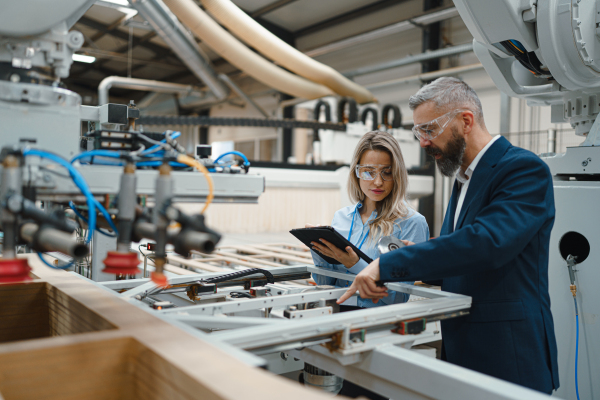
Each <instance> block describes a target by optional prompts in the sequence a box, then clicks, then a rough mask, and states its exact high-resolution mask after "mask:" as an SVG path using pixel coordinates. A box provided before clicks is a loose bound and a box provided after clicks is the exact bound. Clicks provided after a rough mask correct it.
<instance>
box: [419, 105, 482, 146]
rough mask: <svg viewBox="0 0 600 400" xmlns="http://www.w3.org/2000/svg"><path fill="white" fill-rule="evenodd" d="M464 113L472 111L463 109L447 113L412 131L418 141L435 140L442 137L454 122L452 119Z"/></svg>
mask: <svg viewBox="0 0 600 400" xmlns="http://www.w3.org/2000/svg"><path fill="white" fill-rule="evenodd" d="M464 111H471V110H467V109H462V110H453V111H450V112H447V113H446V114H444V115H442V116H439V117H437V118H436V119H433V120H431V121H429V122H424V123H422V124H419V125H415V126H413V128H412V131H413V133H414V134H415V137H416V138H417V140H421V138H423V139H425V140H433V139H435V138H436V137H438V136H440V134H441V133H442V132H444V129H446V127H447V126H448V124H449V123H450V121H452V119H453V118H454V117H455V116H456V115H457V114H459V113H461V112H464Z"/></svg>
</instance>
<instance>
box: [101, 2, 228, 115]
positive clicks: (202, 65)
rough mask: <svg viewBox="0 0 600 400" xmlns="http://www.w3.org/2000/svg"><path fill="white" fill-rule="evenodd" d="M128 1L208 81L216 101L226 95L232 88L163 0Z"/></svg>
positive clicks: (200, 76)
mask: <svg viewBox="0 0 600 400" xmlns="http://www.w3.org/2000/svg"><path fill="white" fill-rule="evenodd" d="M129 2H130V3H131V5H133V7H135V8H136V10H138V12H139V13H140V15H141V16H142V17H144V19H146V21H148V22H149V23H150V25H152V28H154V30H155V31H156V33H157V34H158V35H159V36H160V37H161V38H162V40H164V41H165V43H166V44H167V45H168V46H169V47H170V48H171V50H173V52H174V53H175V54H177V56H178V57H179V58H180V59H181V61H183V63H184V64H185V65H186V66H187V67H188V68H189V69H190V71H192V73H193V74H194V75H196V77H198V79H200V80H201V81H202V82H204V83H205V84H206V86H207V87H208V88H209V89H210V91H211V92H212V94H213V95H214V100H215V102H216V101H221V100H224V99H226V98H227V96H228V95H229V88H228V87H227V86H226V85H225V84H224V83H223V82H222V81H221V80H219V78H218V76H217V74H216V73H215V71H214V70H213V69H212V67H211V66H210V63H209V61H208V59H207V58H206V57H205V56H203V54H202V51H201V50H200V48H199V47H198V44H197V43H196V41H195V40H194V38H193V37H192V36H191V35H190V34H189V33H188V32H187V31H186V30H185V28H184V27H183V25H181V23H180V22H179V21H178V20H177V18H176V17H175V15H173V13H172V12H171V11H170V10H169V8H168V7H167V6H166V5H165V4H164V3H163V2H162V1H161V0H129ZM101 104H102V103H101Z"/></svg>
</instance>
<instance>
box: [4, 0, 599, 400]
mask: <svg viewBox="0 0 600 400" xmlns="http://www.w3.org/2000/svg"><path fill="white" fill-rule="evenodd" d="M92 2H93V0H92V1H87V0H79V1H72V0H69V1H66V0H63V1H59V2H57V1H54V2H46V1H41V0H40V1H29V2H26V3H27V4H25V2H4V3H5V4H3V7H4V8H3V11H2V13H0V39H1V40H0V41H2V43H3V46H1V47H0V68H1V70H0V72H2V74H1V75H0V120H2V124H0V143H1V145H2V153H1V161H2V171H1V186H0V222H1V225H2V231H3V234H4V236H3V251H2V259H1V260H0V282H2V283H3V284H21V283H22V282H24V281H26V280H28V279H31V277H30V275H29V266H28V263H27V259H26V258H22V257H18V256H17V249H18V248H19V246H20V245H25V246H26V247H27V248H28V249H32V250H34V251H36V252H38V255H39V257H40V259H41V260H42V261H43V262H44V263H45V264H46V265H47V266H48V267H50V268H61V269H72V270H74V271H76V272H79V273H80V274H81V275H84V276H86V277H88V278H91V281H92V282H94V281H96V282H95V283H94V284H95V285H98V286H101V287H103V288H105V289H110V290H112V291H113V293H114V296H115V298H118V299H120V301H123V302H131V303H133V304H135V305H137V306H139V307H140V308H141V309H143V310H145V311H147V312H149V313H153V314H154V315H156V316H158V317H160V318H162V319H164V320H165V321H167V322H169V323H171V324H173V325H174V326H177V327H180V328H181V329H183V330H185V331H186V332H188V333H190V334H192V335H195V336H197V337H200V338H201V339H203V340H205V341H206V342H208V343H209V344H212V345H214V346H218V347H220V348H221V349H223V350H225V351H228V352H229V353H230V354H231V355H233V356H235V357H237V358H238V359H239V360H240V362H245V363H248V364H251V365H253V366H261V367H265V368H267V369H270V370H272V371H274V372H277V373H285V372H289V371H295V370H299V369H303V371H304V374H303V376H304V381H305V383H306V384H307V385H310V386H314V387H320V388H322V389H325V390H329V391H331V392H335V391H336V390H339V386H340V378H339V377H341V378H344V379H347V380H350V381H353V382H356V383H357V384H359V385H362V386H364V387H366V388H368V389H371V390H373V391H375V392H378V393H381V394H384V395H387V396H389V397H394V398H402V397H410V398H415V399H417V398H423V399H425V398H447V397H449V396H450V395H451V396H454V397H456V398H494V399H525V398H526V399H534V400H535V399H543V398H547V396H546V395H543V394H540V393H537V392H534V391H532V390H529V389H526V388H522V387H519V386H517V385H514V384H511V383H507V382H503V381H500V380H498V379H495V378H492V377H488V376H485V375H483V374H480V373H477V372H474V371H470V370H467V369H464V368H460V367H457V366H454V365H450V364H447V363H444V362H442V361H439V360H436V359H435V358H433V357H427V356H424V355H421V354H418V353H416V352H414V351H411V350H409V348H410V347H411V346H412V345H413V344H418V343H423V342H427V341H431V340H435V339H439V335H440V333H439V329H437V321H438V320H441V319H445V318H454V317H458V316H461V315H465V313H468V310H469V307H470V304H471V299H470V298H469V297H466V296H461V295H456V294H451V293H444V292H441V291H439V290H434V289H431V288H425V287H417V286H413V285H408V284H389V285H388V288H389V289H390V290H397V291H401V292H404V293H409V294H411V295H414V296H416V297H415V298H413V300H419V301H412V302H409V303H405V304H397V305H393V306H387V307H381V308H375V309H367V310H361V311H353V312H348V313H343V314H337V313H336V306H335V300H336V299H338V298H339V297H340V296H341V295H342V294H343V293H344V291H345V289H335V288H332V287H322V286H321V287H319V286H316V287H315V286H313V285H308V284H307V279H309V278H310V274H311V273H319V274H324V275H328V276H332V277H338V278H343V279H345V280H351V279H352V277H350V276H348V275H346V274H339V273H335V272H332V271H324V270H322V269H319V268H316V267H314V266H312V265H307V264H300V263H298V262H296V263H293V265H289V266H285V267H282V266H272V265H271V266H269V262H268V261H266V260H263V261H262V265H265V267H264V268H258V269H256V268H250V269H249V268H248V267H247V266H248V264H249V263H248V262H246V263H245V265H246V266H244V264H243V263H240V262H239V261H238V264H237V266H235V265H234V266H233V267H228V268H229V270H228V271H225V272H223V271H222V270H221V269H219V270H220V272H210V273H197V272H198V271H192V273H191V274H190V273H187V274H185V275H181V276H173V275H170V274H169V273H168V271H166V269H165V268H166V266H167V260H168V257H172V255H168V254H167V249H172V251H173V252H175V253H177V254H178V255H180V256H184V257H187V256H188V255H190V253H194V254H203V255H206V254H207V253H210V252H211V251H212V250H213V249H214V248H215V246H216V244H217V243H218V241H219V239H220V235H219V233H218V232H217V231H216V230H213V229H211V228H210V227H209V226H207V224H206V221H205V220H204V217H203V215H202V212H200V213H199V214H195V215H188V214H186V213H184V212H182V211H181V210H180V209H179V208H178V207H177V203H178V202H179V201H186V202H202V203H204V209H206V207H208V205H209V204H210V203H211V202H212V201H227V202H252V201H256V200H257V198H258V196H259V195H260V194H261V193H262V192H263V190H264V178H263V177H261V176H258V175H252V174H248V173H247V172H248V165H247V162H244V163H242V164H241V165H239V166H237V167H235V166H232V165H226V164H223V163H219V159H216V160H214V161H212V160H209V159H206V158H201V159H197V158H195V157H193V156H190V155H188V154H185V152H184V151H183V150H182V149H181V147H180V146H179V144H178V143H177V141H176V138H177V136H176V135H177V133H176V132H172V131H166V132H155V133H153V132H142V131H140V130H136V121H137V120H138V117H139V110H138V109H137V108H136V106H135V104H129V105H118V104H102V105H100V106H98V107H84V106H81V99H80V97H79V96H78V95H77V94H76V93H73V92H71V91H68V90H66V89H63V88H61V87H60V78H61V77H65V76H67V75H68V71H69V64H70V60H71V56H72V54H73V51H74V50H75V49H77V48H78V47H79V46H81V45H82V43H83V37H82V35H81V34H79V33H78V32H75V31H70V32H69V28H70V27H71V26H72V25H73V23H74V22H75V21H76V20H77V19H78V18H79V17H80V16H81V15H82V14H83V13H84V12H85V11H86V10H87V8H89V6H90V5H91V4H92ZM24 5H25V6H27V10H28V11H27V13H28V23H27V24H23V23H22V20H20V19H19V18H15V17H14V16H15V15H21V14H22V9H23V7H24ZM163 6H164V5H163ZM517 39H518V38H517ZM540 68H541V67H540ZM317 89H320V88H317ZM323 92H324V95H329V94H330V93H329V92H328V91H323ZM173 118H174V120H175V121H177V122H185V121H183V120H181V119H179V117H173ZM193 118H201V117H190V118H186V121H187V122H188V123H193V122H194V121H195V120H194V119H193ZM82 121H87V122H88V129H87V132H86V133H84V134H83V135H82V133H81V122H82ZM161 121H162V120H161ZM264 121H266V122H263V123H264V124H272V125H271V126H277V124H281V126H285V124H290V122H289V121H275V122H272V121H270V120H264ZM578 121H579V120H578ZM162 122H163V123H164V122H165V121H162ZM223 122H224V123H227V121H223ZM167 123H168V122H167ZM273 124H274V125H273ZM306 127H308V128H315V129H322V128H327V127H329V128H335V129H338V130H342V129H345V127H344V126H341V125H340V124H338V125H335V124H330V125H327V124H323V125H321V124H313V125H311V124H307V125H306ZM392 128H394V129H396V128H398V126H395V127H394V126H392ZM81 139H84V140H81ZM82 144H83V145H84V146H85V149H84V152H80V148H81V146H82ZM200 153H201V154H204V153H203V150H201V151H200ZM201 154H199V155H201ZM588 162H589V161H588ZM234 167H235V168H234ZM190 169H192V170H190ZM65 171H66V173H65ZM67 207H68V208H67ZM204 209H203V210H204ZM203 210H202V211H203ZM216 228H217V229H218V227H216ZM75 232H77V234H76V235H74V233H75ZM141 239H150V240H152V241H153V242H155V244H153V245H152V250H151V251H152V259H151V263H152V265H146V268H147V269H149V270H151V272H152V273H151V276H150V278H146V277H145V276H144V277H142V278H138V279H136V277H139V276H140V275H141V271H140V270H139V267H138V266H139V264H140V260H139V257H138V254H137V253H136V252H134V251H132V250H131V244H132V243H133V242H139V241H140V240H141ZM590 240H591V238H590ZM90 243H91V244H90ZM90 246H91V254H92V262H91V264H90V263H89V262H87V261H84V259H85V257H87V256H88V254H89V253H90ZM167 246H170V247H167ZM147 249H148V248H147ZM148 250H149V249H148ZM566 251H567V252H569V255H568V256H567V259H568V260H569V262H570V263H571V264H570V265H571V267H572V266H573V263H577V262H581V263H582V264H583V262H582V261H583V260H584V258H585V257H584V256H583V253H576V254H572V252H570V250H566ZM54 252H57V253H54ZM43 253H51V255H53V257H54V258H55V259H56V261H52V262H50V261H49V258H48V256H47V255H44V254H43ZM60 254H62V255H60ZM204 257H205V256H204ZM589 258H593V253H592V254H590V257H589ZM204 260H205V261H206V258H205V259H204ZM146 261H147V260H146ZM255 262H256V260H254V263H255ZM250 264H253V263H250ZM583 265H584V264H583ZM212 268H214V267H212ZM582 268H583V266H582ZM564 270H565V271H567V268H566V267H564ZM571 270H572V268H571ZM577 274H579V272H577ZM82 279H83V278H82ZM575 279H576V280H577V279H578V277H576V278H575ZM582 291H583V287H582V288H581V289H580V292H582ZM332 314H333V315H332ZM198 362H199V363H201V362H202V360H198ZM90 379H94V377H90ZM450 392H451V393H450Z"/></svg>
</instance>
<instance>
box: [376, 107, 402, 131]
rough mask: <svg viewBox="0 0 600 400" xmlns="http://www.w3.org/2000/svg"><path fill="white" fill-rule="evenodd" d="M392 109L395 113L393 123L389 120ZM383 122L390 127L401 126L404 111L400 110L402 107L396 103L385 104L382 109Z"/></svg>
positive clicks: (396, 127)
mask: <svg viewBox="0 0 600 400" xmlns="http://www.w3.org/2000/svg"><path fill="white" fill-rule="evenodd" d="M390 111H392V112H393V114H394V116H393V119H392V122H391V123H390V122H389V113H390ZM381 123H382V124H383V125H385V126H387V127H388V128H394V129H398V128H400V127H401V126H402V113H401V112H400V107H398V106H397V105H395V104H386V105H385V106H383V110H381Z"/></svg>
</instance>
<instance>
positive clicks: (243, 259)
mask: <svg viewBox="0 0 600 400" xmlns="http://www.w3.org/2000/svg"><path fill="white" fill-rule="evenodd" d="M217 254H219V255H220V256H221V257H223V258H224V259H225V260H227V261H229V262H231V263H234V264H238V265H241V266H244V267H250V268H264V267H265V266H267V265H268V266H271V267H282V266H283V265H282V264H280V263H276V262H273V261H267V260H256V262H250V261H248V259H249V258H248V257H247V256H246V255H244V254H238V253H221V252H217Z"/></svg>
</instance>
